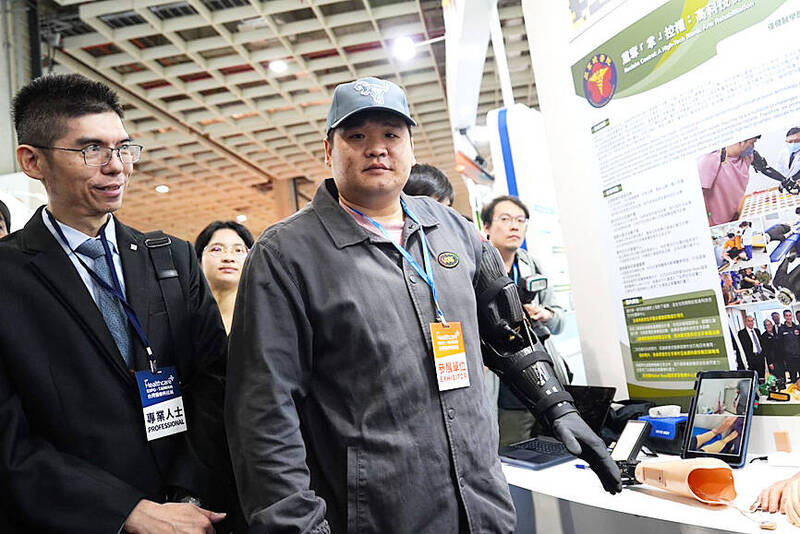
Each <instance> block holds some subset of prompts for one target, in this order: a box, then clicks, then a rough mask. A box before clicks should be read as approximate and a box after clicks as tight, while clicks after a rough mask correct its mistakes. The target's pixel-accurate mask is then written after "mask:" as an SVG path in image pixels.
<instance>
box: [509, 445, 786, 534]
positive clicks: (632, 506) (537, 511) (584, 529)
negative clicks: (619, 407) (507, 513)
mask: <svg viewBox="0 0 800 534" xmlns="http://www.w3.org/2000/svg"><path fill="white" fill-rule="evenodd" d="M660 459H663V460H668V459H674V457H671V456H663V455H662V456H660ZM644 461H660V460H659V459H647V460H644ZM748 461H749V459H748ZM579 463H580V464H585V462H583V461H581V460H576V461H572V462H568V463H565V464H561V465H557V466H553V467H550V468H547V469H543V470H539V471H534V470H531V469H525V468H522V467H516V466H512V465H509V464H505V463H503V471H504V473H505V475H506V479H507V480H508V483H509V484H510V485H511V486H512V488H511V490H512V494H515V493H516V495H515V504H516V505H517V508H518V510H519V509H520V503H519V501H518V499H520V491H519V490H518V488H522V489H524V490H529V491H530V492H531V494H530V496H531V497H532V501H533V503H532V506H533V516H534V521H535V523H534V524H535V528H534V529H533V530H534V531H535V532H536V533H538V534H558V533H562V532H563V533H565V534H572V533H578V534H580V533H586V534H600V533H603V532H610V533H614V534H618V533H638V532H643V533H646V534H661V533H682V534H686V533H692V534H695V533H704V534H705V533H717V532H745V533H756V532H758V533H766V532H781V533H793V534H800V528H797V527H794V526H792V524H791V523H789V522H788V521H787V519H786V516H784V515H782V514H780V513H777V514H769V513H765V512H758V513H755V514H749V516H750V517H753V518H754V519H757V520H759V521H765V520H766V521H775V522H776V523H777V525H778V528H777V530H774V531H769V530H762V529H760V528H759V526H758V524H756V523H755V522H752V521H749V520H748V519H746V518H745V517H744V516H743V515H742V514H741V513H739V512H738V511H737V510H735V509H733V508H730V507H728V506H711V505H705V504H702V503H700V502H698V501H695V500H693V499H689V498H685V497H681V496H679V495H674V494H671V493H667V492H665V491H662V490H659V489H657V488H654V487H650V486H644V485H637V486H629V487H626V488H625V489H623V490H622V493H620V494H617V495H611V494H609V493H606V492H605V491H603V488H602V486H601V484H600V481H599V480H598V479H597V477H596V476H595V474H594V472H592V471H591V470H588V469H578V468H576V467H575V466H576V464H579ZM797 472H798V468H797V467H774V466H768V465H767V464H766V462H765V461H756V462H754V463H752V464H748V465H747V467H745V468H742V469H734V470H733V473H734V481H735V486H736V492H737V495H738V496H737V498H736V504H737V505H738V506H739V507H740V508H743V509H745V510H747V509H749V508H750V505H751V504H752V503H753V502H754V501H755V499H756V497H757V496H758V495H759V493H760V492H761V490H762V489H763V488H765V487H766V486H768V485H769V484H771V483H773V482H776V481H778V480H782V479H784V478H787V477H789V476H791V475H793V474H795V473H797ZM522 493H525V494H527V493H526V492H522ZM523 498H524V497H523ZM524 505H525V503H523V507H524ZM521 524H525V521H521ZM526 528H530V527H526ZM517 532H520V529H519V528H518V530H517ZM529 534H530V533H529Z"/></svg>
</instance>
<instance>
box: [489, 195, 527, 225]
mask: <svg viewBox="0 0 800 534" xmlns="http://www.w3.org/2000/svg"><path fill="white" fill-rule="evenodd" d="M506 201H508V202H513V203H514V204H516V205H517V206H519V208H520V209H521V210H522V211H524V212H525V218H526V219H530V218H531V213H530V212H529V211H528V206H526V205H525V204H524V203H523V202H522V201H521V200H520V199H519V197H514V196H511V195H503V196H500V197H497V198H493V199H492V200H491V201H490V202H489V203H488V204H486V205H485V206H484V207H483V210H481V220H482V221H483V224H484V226H489V225H491V224H492V219H494V209H495V208H496V207H497V205H498V204H499V203H501V202H506Z"/></svg>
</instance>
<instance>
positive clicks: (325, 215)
mask: <svg viewBox="0 0 800 534" xmlns="http://www.w3.org/2000/svg"><path fill="white" fill-rule="evenodd" d="M400 195H401V197H402V198H403V199H404V200H405V201H406V203H407V205H408V207H409V208H411V211H413V212H414V215H416V216H417V217H418V218H419V221H420V223H421V224H422V227H423V228H425V229H428V228H431V227H434V226H437V225H438V224H439V221H438V220H437V218H436V216H435V215H434V213H433V210H431V209H430V207H429V206H428V205H427V202H428V201H426V200H425V199H423V198H420V197H410V196H407V195H406V194H405V193H401V194H400ZM430 202H433V201H432V200H431V201H430ZM311 205H312V207H313V208H314V211H315V212H316V213H317V216H318V217H319V219H320V221H321V222H322V226H324V227H325V230H327V232H328V234H329V235H330V236H331V239H333V242H334V243H335V244H336V248H344V247H347V246H350V245H354V244H356V243H361V242H362V241H365V240H370V241H378V242H382V241H386V240H385V239H383V238H382V237H381V236H377V235H373V234H371V232H368V231H367V230H365V229H364V228H362V227H361V226H360V225H359V224H358V223H357V222H356V221H355V220H354V219H353V217H351V216H350V214H349V213H347V212H346V211H344V209H342V207H341V206H340V205H339V190H338V189H337V188H336V183H335V182H334V181H333V178H328V179H327V180H325V181H324V182H322V184H320V186H319V188H318V189H317V192H316V194H315V195H314V199H313V200H312V201H311ZM409 228H410V230H411V231H412V232H413V231H416V229H417V228H418V226H417V224H416V223H414V222H413V221H410V222H409ZM409 233H410V232H409ZM387 242H388V241H387Z"/></svg>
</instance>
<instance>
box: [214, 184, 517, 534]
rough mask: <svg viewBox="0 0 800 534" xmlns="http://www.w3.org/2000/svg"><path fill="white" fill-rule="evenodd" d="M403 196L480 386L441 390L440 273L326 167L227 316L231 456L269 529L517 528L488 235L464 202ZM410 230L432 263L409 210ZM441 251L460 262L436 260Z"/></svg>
mask: <svg viewBox="0 0 800 534" xmlns="http://www.w3.org/2000/svg"><path fill="white" fill-rule="evenodd" d="M404 198H405V199H406V200H407V202H408V206H409V207H410V208H411V209H412V211H413V212H415V214H416V215H417V216H418V217H419V219H420V220H421V223H422V226H423V228H424V231H425V235H426V237H427V239H428V243H429V247H430V249H431V251H432V255H431V260H432V263H433V269H434V272H435V280H436V283H437V287H438V289H439V299H440V303H441V307H442V309H443V311H444V313H445V315H446V318H447V320H448V321H460V322H461V325H462V328H463V333H464V340H465V343H466V351H467V362H468V368H469V379H470V383H471V386H470V387H468V388H462V389H455V390H451V391H445V392H439V390H438V387H437V381H436V374H435V370H434V358H433V353H432V349H431V339H430V338H431V333H430V328H429V324H430V323H431V322H432V321H434V318H435V313H434V306H433V301H432V297H431V290H430V287H429V286H428V285H427V284H426V283H425V282H424V280H422V279H421V278H420V277H419V275H418V274H417V273H416V272H415V271H414V270H413V268H412V267H411V266H410V265H409V263H408V262H407V261H404V260H402V258H401V256H400V254H399V253H398V252H397V251H396V250H395V248H394V246H393V245H392V244H391V243H390V242H389V241H388V240H386V239H384V238H383V237H381V236H378V235H375V234H373V233H371V232H369V231H367V230H366V229H364V228H362V227H361V226H359V225H358V224H357V223H356V221H355V220H354V219H353V218H352V217H351V216H350V215H348V214H347V213H346V212H345V211H344V210H343V209H342V208H341V207H340V206H339V204H338V193H337V191H336V186H335V184H334V182H333V180H331V179H329V180H327V181H326V182H325V183H324V184H323V185H322V186H320V188H319V189H318V191H317V193H316V195H315V197H314V200H313V202H312V203H311V204H309V205H308V206H307V207H305V208H304V209H302V210H300V211H299V212H298V213H296V214H294V215H293V216H292V217H290V218H288V219H286V220H284V221H282V222H280V223H278V224H276V225H274V226H272V227H271V228H269V229H268V230H267V231H266V232H265V233H264V234H263V235H262V236H261V237H260V238H259V240H258V242H257V244H256V245H255V247H254V248H253V250H252V252H251V253H250V256H249V258H248V260H247V263H246V265H245V268H244V272H243V275H242V280H241V284H240V287H239V294H238V300H237V303H236V311H235V315H234V322H233V328H232V331H231V340H230V360H229V367H228V380H229V382H228V386H227V398H226V406H225V411H226V423H227V429H228V436H229V442H230V447H231V453H232V460H233V465H234V471H235V473H236V478H237V483H238V487H239V491H240V494H241V499H242V505H243V508H244V511H245V515H246V516H247V518H248V520H249V521H250V523H251V524H255V525H263V526H265V527H266V531H268V532H282V533H284V532H298V533H300V532H303V533H305V532H311V533H323V532H329V529H330V531H331V532H349V533H359V534H366V533H381V534H387V533H398V534H399V533H403V534H407V533H424V532H430V533H445V532H447V533H450V532H454V533H455V532H474V533H484V532H493V533H494V532H501V533H505V532H511V531H512V530H513V527H514V521H515V519H514V509H513V505H512V503H511V499H510V496H509V491H508V485H507V483H506V481H505V477H504V476H503V473H502V470H501V468H500V462H499V459H498V457H497V441H498V436H497V430H496V425H495V424H494V423H493V422H492V421H491V416H490V410H489V406H488V402H487V400H486V397H485V396H484V394H483V364H482V360H481V352H480V341H479V337H478V324H477V317H476V304H475V293H474V288H473V284H474V282H475V280H476V277H477V269H478V265H479V263H480V258H481V250H482V247H483V246H484V244H483V242H482V240H481V238H480V236H479V235H478V233H477V232H476V231H475V229H474V228H473V227H471V226H470V225H469V224H468V222H467V221H465V220H464V219H463V218H462V217H461V216H460V215H459V214H458V213H456V212H455V211H453V210H451V209H449V208H445V207H443V206H441V205H439V204H437V203H436V202H433V201H432V200H430V199H427V198H422V197H404ZM404 238H405V239H404V242H405V244H406V248H407V249H408V250H409V251H410V252H411V254H412V255H413V256H414V257H415V259H416V260H417V261H418V262H419V264H420V265H422V264H423V258H422V249H421V241H420V230H419V226H418V225H417V224H416V223H414V222H413V221H412V220H411V218H410V217H407V218H406V225H405V228H404ZM443 252H453V253H455V254H456V255H457V256H458V259H459V261H458V263H457V265H455V266H451V267H449V268H446V267H444V266H443V265H442V264H440V263H439V262H438V261H437V258H438V256H439V255H440V254H441V253H443ZM450 258H451V259H452V256H450ZM443 263H447V262H446V261H444V262H443ZM326 520H327V522H326Z"/></svg>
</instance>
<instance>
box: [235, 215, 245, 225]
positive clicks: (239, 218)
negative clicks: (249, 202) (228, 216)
mask: <svg viewBox="0 0 800 534" xmlns="http://www.w3.org/2000/svg"><path fill="white" fill-rule="evenodd" d="M236 220H237V221H239V222H240V223H243V222H245V221H246V220H247V215H245V214H244V213H240V214H239V215H237V216H236Z"/></svg>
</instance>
